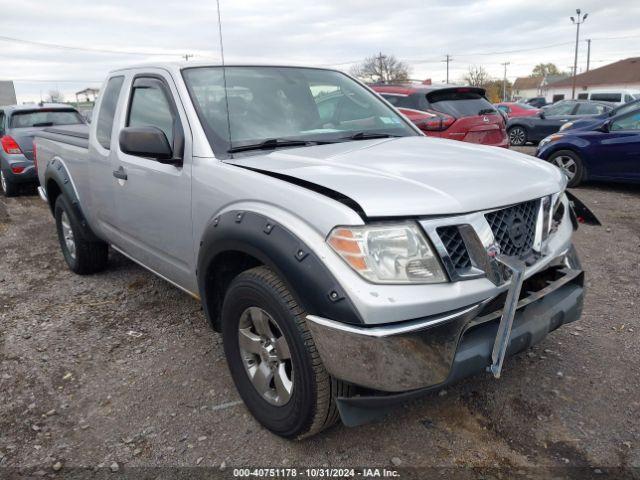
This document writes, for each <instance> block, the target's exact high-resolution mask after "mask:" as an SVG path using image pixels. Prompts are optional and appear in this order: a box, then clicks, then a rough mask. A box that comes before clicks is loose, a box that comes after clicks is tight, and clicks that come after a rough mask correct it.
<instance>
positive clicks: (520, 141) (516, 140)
mask: <svg viewBox="0 0 640 480" xmlns="http://www.w3.org/2000/svg"><path fill="white" fill-rule="evenodd" d="M509 143H510V144H511V145H513V146H514V147H522V146H523V145H524V144H525V143H527V131H526V130H525V129H524V127H521V126H519V125H518V126H515V127H511V128H510V129H509Z"/></svg>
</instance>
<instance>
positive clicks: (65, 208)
mask: <svg viewBox="0 0 640 480" xmlns="http://www.w3.org/2000/svg"><path fill="white" fill-rule="evenodd" d="M63 212H64V213H66V214H67V218H68V219H69V224H70V225H71V230H72V231H73V238H74V241H75V242H76V258H73V257H72V256H71V255H70V254H69V249H68V248H67V244H66V243H65V241H64V234H63V233H62V213H63ZM54 217H55V220H56V231H57V233H58V241H59V242H60V249H61V250H62V255H63V256H64V259H65V261H66V262H67V265H68V266H69V268H70V269H71V270H73V271H74V272H75V271H76V270H78V268H79V261H78V241H79V231H78V224H77V222H76V218H75V216H74V215H73V212H72V211H71V209H70V208H69V202H67V199H66V198H64V195H60V196H58V198H57V200H56V205H55V207H54Z"/></svg>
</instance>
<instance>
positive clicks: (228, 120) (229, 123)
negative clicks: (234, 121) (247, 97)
mask: <svg viewBox="0 0 640 480" xmlns="http://www.w3.org/2000/svg"><path fill="white" fill-rule="evenodd" d="M216 5H217V6H218V36H219V37H220V58H221V59H222V84H223V85H224V103H225V104H226V106H227V132H228V134H229V150H231V148H233V145H232V143H231V118H230V116H229V115H230V114H229V96H228V94H227V68H226V66H225V64H224V44H223V43H222V17H221V16H220V0H216Z"/></svg>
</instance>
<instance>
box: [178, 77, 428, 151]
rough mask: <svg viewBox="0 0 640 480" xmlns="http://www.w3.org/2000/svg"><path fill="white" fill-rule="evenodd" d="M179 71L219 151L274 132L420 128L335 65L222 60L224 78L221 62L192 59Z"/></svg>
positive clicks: (299, 134)
mask: <svg viewBox="0 0 640 480" xmlns="http://www.w3.org/2000/svg"><path fill="white" fill-rule="evenodd" d="M183 76H184V79H185V83H186V85H187V88H188V90H189V94H190V95H191V98H192V100H193V103H194V106H195V108H196V111H197V112H198V116H199V118H200V121H201V122H202V124H203V127H204V129H205V132H206V133H207V137H208V139H209V142H210V143H211V146H212V148H213V150H214V152H215V153H216V155H221V154H222V155H224V154H226V153H228V151H229V149H231V148H233V149H236V148H238V147H242V146H246V145H253V144H260V143H263V142H265V141H268V140H273V139H278V140H282V139H288V140H305V141H318V142H331V141H345V140H346V139H347V137H351V136H353V135H354V134H359V133H362V132H365V133H367V134H369V133H373V134H380V135H383V134H388V135H391V136H408V135H417V133H416V132H415V130H413V129H412V128H411V127H410V126H409V125H408V124H407V123H406V122H405V120H404V119H403V118H402V117H400V116H399V115H398V114H397V113H395V111H393V110H392V109H391V108H389V107H388V106H387V105H385V104H384V102H381V101H380V99H379V98H378V97H377V96H376V95H375V94H373V93H371V92H370V91H369V90H367V89H366V88H364V87H362V86H361V85H360V84H358V83H357V82H355V81H353V80H352V79H351V78H349V77H348V76H346V75H344V74H342V73H339V72H336V71H331V70H319V69H318V70H316V69H311V68H294V67H226V79H225V78H224V76H223V69H222V68H221V67H193V68H187V69H185V70H183ZM225 81H226V91H227V98H225V88H224V85H225ZM227 106H228V111H229V115H228V116H227ZM360 138H363V137H362V136H360V137H356V138H354V140H357V139H360ZM270 145H277V144H276V143H273V142H272V143H270ZM282 145H284V143H282ZM286 146H290V145H286Z"/></svg>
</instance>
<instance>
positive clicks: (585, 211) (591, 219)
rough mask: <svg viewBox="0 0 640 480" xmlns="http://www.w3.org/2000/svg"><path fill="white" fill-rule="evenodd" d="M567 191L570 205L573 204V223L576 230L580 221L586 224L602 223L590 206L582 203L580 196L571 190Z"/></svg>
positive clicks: (598, 224)
mask: <svg viewBox="0 0 640 480" xmlns="http://www.w3.org/2000/svg"><path fill="white" fill-rule="evenodd" d="M565 193H566V194H567V198H568V199H569V205H570V206H571V212H570V213H571V223H573V229H574V230H577V229H578V224H580V223H584V224H585V225H596V226H601V225H602V223H600V220H598V218H597V217H596V216H595V214H594V213H593V212H592V211H591V210H590V209H589V207H587V206H586V205H585V204H584V203H582V201H580V200H579V199H578V197H576V196H575V195H574V194H573V193H571V192H569V191H567V192H565Z"/></svg>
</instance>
